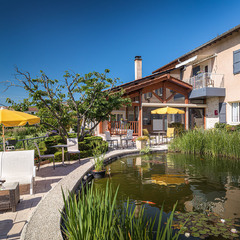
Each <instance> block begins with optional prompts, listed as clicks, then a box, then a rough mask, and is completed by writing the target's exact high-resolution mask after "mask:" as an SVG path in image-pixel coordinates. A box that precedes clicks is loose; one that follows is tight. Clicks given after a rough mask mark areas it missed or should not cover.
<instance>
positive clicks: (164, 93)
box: [162, 82, 167, 103]
mask: <svg viewBox="0 0 240 240" xmlns="http://www.w3.org/2000/svg"><path fill="white" fill-rule="evenodd" d="M162 89H163V96H162V98H163V103H166V102H167V98H166V96H167V92H166V85H165V82H164V83H163V88H162Z"/></svg>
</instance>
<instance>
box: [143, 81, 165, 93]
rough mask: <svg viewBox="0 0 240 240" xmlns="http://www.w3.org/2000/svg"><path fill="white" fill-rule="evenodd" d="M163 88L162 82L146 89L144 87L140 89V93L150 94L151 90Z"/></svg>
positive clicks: (150, 85)
mask: <svg viewBox="0 0 240 240" xmlns="http://www.w3.org/2000/svg"><path fill="white" fill-rule="evenodd" d="M162 87H163V82H160V83H154V84H149V85H148V86H147V87H144V88H143V89H142V93H143V94H144V93H147V92H152V91H153V90H156V89H158V88H162Z"/></svg>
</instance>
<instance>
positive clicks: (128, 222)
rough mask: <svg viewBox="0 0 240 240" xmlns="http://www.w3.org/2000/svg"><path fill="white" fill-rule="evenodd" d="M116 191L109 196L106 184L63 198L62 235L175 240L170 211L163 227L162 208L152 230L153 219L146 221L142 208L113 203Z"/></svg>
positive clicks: (80, 239) (83, 239) (73, 239)
mask: <svg viewBox="0 0 240 240" xmlns="http://www.w3.org/2000/svg"><path fill="white" fill-rule="evenodd" d="M117 194H118V189H117V190H116V191H115V193H113V191H112V187H110V186H109V184H108V183H107V185H106V189H104V190H99V189H94V188H93V186H91V187H89V189H87V190H86V193H85V194H79V197H76V195H73V194H70V197H69V198H68V199H66V198H65V196H64V194H63V198H64V204H65V212H64V213H62V219H63V221H64V228H63V229H64V230H63V231H64V234H65V236H66V238H67V239H69V240H103V239H104V240H105V239H106V240H110V239H116V240H126V239H129V240H152V239H156V240H165V239H168V240H170V239H173V240H176V239H178V237H179V234H180V231H179V232H178V233H173V228H172V223H173V214H174V210H175V207H176V206H174V209H173V211H172V213H171V216H170V217H169V218H168V220H167V222H166V224H165V225H164V224H163V222H162V215H163V209H161V211H160V215H159V217H158V224H157V229H156V230H154V226H155V223H156V219H157V217H156V216H155V218H154V219H152V218H150V219H148V218H147V217H146V215H145V214H144V207H141V209H140V211H139V212H137V213H136V208H133V206H131V207H130V204H129V200H128V201H127V204H126V205H125V206H121V207H119V205H118V204H117Z"/></svg>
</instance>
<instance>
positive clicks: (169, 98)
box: [166, 92, 177, 102]
mask: <svg viewBox="0 0 240 240" xmlns="http://www.w3.org/2000/svg"><path fill="white" fill-rule="evenodd" d="M176 94H177V93H176V92H173V93H172V95H171V96H169V97H168V98H167V100H166V101H167V102H169V101H170V100H171V99H172V98H173V97H174V96H175V95H176Z"/></svg>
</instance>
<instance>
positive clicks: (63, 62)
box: [0, 0, 240, 104]
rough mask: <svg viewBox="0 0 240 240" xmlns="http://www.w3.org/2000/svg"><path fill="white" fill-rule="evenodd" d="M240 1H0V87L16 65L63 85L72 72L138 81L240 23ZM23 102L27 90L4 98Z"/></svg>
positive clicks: (2, 95) (11, 92)
mask: <svg viewBox="0 0 240 240" xmlns="http://www.w3.org/2000/svg"><path fill="white" fill-rule="evenodd" d="M239 9H240V1H238V0H231V1H222V0H218V1H215V0H211V1H204V0H202V1H198V0H195V1H187V0H185V1H184V0H183V1H160V0H159V1H151V0H149V1H146V0H144V1H143V0H136V1H133V0H128V1H123V0H122V1H118V0H107V1H103V0H101V1H96V0H95V1H94V0H87V1H82V0H79V1H76V0H75V1H74V0H38V1H37V0H35V1H33V0H21V1H19V0H0V82H1V81H6V80H10V81H14V73H15V72H14V66H15V65H16V66H18V67H19V68H20V69H21V70H23V71H29V72H30V73H31V74H32V76H33V77H34V76H36V75H38V73H39V71H40V70H43V71H45V73H46V74H47V75H48V76H49V77H51V78H57V79H61V77H62V75H63V74H64V71H65V70H72V71H74V72H77V73H80V74H84V73H88V72H90V71H98V72H103V71H104V69H106V68H108V69H110V70H111V73H110V77H112V78H114V77H119V78H120V79H121V82H129V81H131V80H134V57H135V56H136V55H140V56H142V59H143V76H146V75H149V74H151V72H152V71H154V70H156V69H157V68H159V67H160V66H162V65H164V64H166V63H168V62H169V61H172V60H173V59H175V58H177V57H179V56H181V55H183V54H184V53H186V52H188V51H190V50H192V49H193V48H195V47H197V46H199V45H201V44H203V43H205V42H207V41H209V40H210V39H212V38H214V37H216V36H217V35H219V34H222V33H223V32H225V31H227V30H229V29H230V28H232V27H234V26H236V25H238V24H240V17H239ZM3 89H4V86H3V84H0V104H5V98H6V97H10V98H12V99H14V100H15V101H20V100H21V99H22V98H23V97H26V94H25V92H24V91H22V90H21V89H18V88H11V89H9V90H7V92H4V93H3V92H2V90H3Z"/></svg>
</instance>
